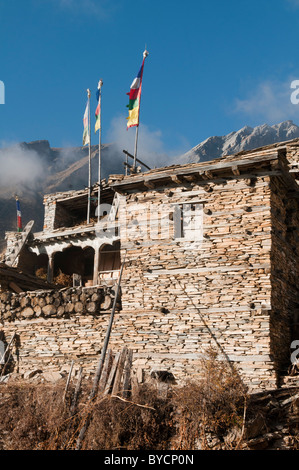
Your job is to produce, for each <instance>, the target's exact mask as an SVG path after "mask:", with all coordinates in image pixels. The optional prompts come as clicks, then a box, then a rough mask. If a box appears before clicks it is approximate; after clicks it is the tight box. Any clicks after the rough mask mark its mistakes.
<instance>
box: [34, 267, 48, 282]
mask: <svg viewBox="0 0 299 470" xmlns="http://www.w3.org/2000/svg"><path fill="white" fill-rule="evenodd" d="M35 275H36V277H38V278H39V279H43V280H44V281H46V280H47V269H46V268H38V269H37V270H36V271H35Z"/></svg>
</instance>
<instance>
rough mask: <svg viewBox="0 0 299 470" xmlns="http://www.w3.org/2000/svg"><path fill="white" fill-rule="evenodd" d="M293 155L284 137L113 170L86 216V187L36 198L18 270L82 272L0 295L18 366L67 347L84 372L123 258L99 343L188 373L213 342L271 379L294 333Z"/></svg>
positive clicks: (297, 294)
mask: <svg viewBox="0 0 299 470" xmlns="http://www.w3.org/2000/svg"><path fill="white" fill-rule="evenodd" d="M298 155H299V140H298V139H295V140H294V141H291V142H285V143H278V144H275V145H272V146H267V147H263V148H261V149H257V150H255V151H250V152H249V151H248V152H242V153H239V154H237V155H232V156H227V157H222V158H220V159H216V160H213V161H210V162H205V163H196V164H195V163H194V164H188V165H176V166H172V167H167V168H160V169H155V170H150V171H148V172H146V173H137V174H131V175H129V176H123V175H111V176H110V178H109V180H108V182H107V183H106V182H105V183H103V199H104V203H105V204H106V205H107V207H108V206H109V204H110V207H111V210H110V215H109V210H108V209H107V210H106V212H105V211H103V212H102V213H101V220H100V222H99V223H98V222H97V220H96V219H95V220H93V221H92V222H91V223H90V224H89V225H87V224H86V223H85V224H84V222H83V219H82V214H83V213H84V210H85V209H84V207H85V204H86V200H87V192H86V191H85V192H84V191H81V192H70V193H58V194H56V195H55V194H54V195H49V196H47V197H45V225H44V231H43V232H41V233H35V234H32V237H31V238H30V239H29V241H28V242H27V244H26V247H25V248H24V250H23V252H22V253H21V254H20V257H19V265H18V266H19V269H20V268H22V269H23V270H24V271H26V269H27V270H28V272H29V271H31V275H32V274H33V273H32V266H33V265H36V266H37V267H39V268H40V267H41V266H42V267H44V268H46V271H47V279H48V282H52V281H53V276H54V275H55V272H56V271H57V270H58V269H59V270H60V271H62V272H63V273H64V274H68V275H69V274H72V273H74V274H78V275H79V274H80V276H81V277H82V280H83V285H82V287H81V288H77V289H75V288H72V287H69V288H68V289H64V290H61V289H60V290H59V289H58V290H53V289H49V291H45V290H43V291H40V292H38V291H36V292H24V293H22V292H21V293H16V292H15V293H13V292H6V291H5V292H3V293H2V294H1V297H0V301H1V303H0V312H1V322H2V333H3V334H4V336H5V338H6V339H7V341H9V338H10V337H11V335H12V334H13V333H16V334H18V337H19V343H17V345H16V346H15V351H14V354H13V359H14V364H15V367H16V368H19V370H22V371H25V370H28V368H30V367H32V368H34V367H39V368H41V369H43V370H50V371H51V372H54V371H59V370H61V368H63V367H65V365H66V364H69V363H70V362H71V361H72V360H75V362H77V364H84V367H85V368H86V370H88V372H89V373H90V374H93V373H94V371H95V367H96V364H97V360H98V353H99V351H100V350H101V347H102V345H103V341H104V337H105V333H106V330H107V326H108V322H109V313H110V310H109V309H111V302H110V304H109V301H108V300H109V298H113V290H115V286H116V283H117V280H118V275H119V269H120V266H121V263H122V262H123V261H124V260H125V265H124V266H125V267H124V271H123V277H122V279H121V305H119V311H118V312H117V314H116V316H115V320H114V324H113V328H112V333H111V338H110V345H109V347H111V348H112V349H113V350H115V351H117V350H118V351H120V350H121V349H122V348H123V347H125V346H126V347H128V348H129V349H131V350H132V351H133V366H134V368H136V369H138V370H143V371H145V372H147V373H149V372H150V371H152V370H168V371H171V372H172V373H173V375H174V376H175V378H176V379H177V380H178V381H185V380H188V379H196V378H199V377H200V374H201V370H200V363H201V360H202V358H203V357H204V356H205V354H206V352H207V350H208V349H209V348H210V347H212V348H214V349H216V350H217V352H218V354H219V358H220V359H222V360H225V361H229V362H230V363H231V364H232V365H234V366H236V367H237V368H238V370H239V372H240V374H241V376H242V377H243V379H244V381H245V382H246V383H247V384H248V385H249V387H250V388H252V389H269V388H275V387H278V386H280V385H281V384H282V380H283V379H284V377H285V375H286V374H287V371H288V368H289V366H290V353H291V344H292V341H294V340H296V339H298V340H299V337H298V338H297V336H298V333H299V329H298V326H297V325H298V324H299V321H298V318H299V290H298V274H299V272H298V270H299V263H298V249H299V246H298V244H299V237H298V228H299V219H298V217H299V216H298V199H299V198H298V194H299V193H298V183H297V178H298V161H299V157H298ZM96 191H97V188H94V192H95V193H96ZM112 216H113V217H112ZM12 240H13V239H12V236H11V234H9V242H10V243H9V249H10V250H11V246H12V245H13V241H12ZM75 250H77V251H75ZM67 269H69V271H70V272H65V270H67ZM0 274H1V273H0ZM54 277H55V276H54ZM91 286H93V287H91ZM105 289H106V290H105ZM109 289H110V291H109ZM103 296H104V297H103ZM105 296H106V301H105V302H104V303H105V306H106V309H105V310H103V308H101V305H102V304H103V298H104V299H105ZM107 296H108V299H107ZM100 298H101V300H100Z"/></svg>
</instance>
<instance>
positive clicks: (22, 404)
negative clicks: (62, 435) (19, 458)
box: [0, 383, 66, 450]
mask: <svg viewBox="0 0 299 470" xmlns="http://www.w3.org/2000/svg"><path fill="white" fill-rule="evenodd" d="M62 390H63V389H62V386H61V385H60V386H59V385H57V386H55V387H54V386H53V385H49V386H46V385H43V386H32V385H28V384H26V383H18V384H10V385H2V386H1V387H0V394H1V401H0V410H1V421H0V449H3V448H4V449H5V450H34V449H38V448H40V445H41V444H42V443H43V442H44V441H46V440H47V439H48V438H49V437H50V436H51V435H52V434H55V432H56V430H57V429H58V428H59V427H61V426H62V423H63V421H64V420H65V418H66V413H65V409H64V406H63V403H62V400H61V397H62V393H63V391H62ZM4 437H5V441H4V439H3V438H4Z"/></svg>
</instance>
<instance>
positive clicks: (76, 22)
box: [0, 0, 299, 154]
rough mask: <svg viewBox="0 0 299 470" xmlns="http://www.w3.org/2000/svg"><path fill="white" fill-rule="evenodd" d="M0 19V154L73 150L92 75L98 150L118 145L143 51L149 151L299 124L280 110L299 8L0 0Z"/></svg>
mask: <svg viewBox="0 0 299 470" xmlns="http://www.w3.org/2000/svg"><path fill="white" fill-rule="evenodd" d="M0 19H1V28H0V57H1V68H0V80H1V81H3V82H4V84H5V104H4V105H0V145H1V146H4V145H7V144H8V143H15V142H21V141H27V142H29V141H33V140H39V139H47V140H49V141H50V144H51V146H52V147H61V146H80V145H82V132H83V124H82V119H83V114H84V109H85V104H86V89H87V88H90V89H91V90H92V102H91V103H92V118H93V114H94V110H95V108H96V99H95V92H96V87H97V83H98V80H99V79H100V78H102V79H103V82H104V85H103V90H102V92H103V94H102V126H103V134H102V142H103V143H108V142H111V141H112V140H115V139H118V140H120V146H121V145H122V144H123V146H124V148H125V146H126V145H127V142H126V139H129V140H130V139H131V140H130V142H132V138H133V136H134V135H135V130H134V129H130V130H129V131H126V117H127V108H126V105H127V103H128V97H127V95H126V93H127V92H128V91H129V88H130V84H131V82H132V80H133V78H134V77H135V76H136V74H137V72H138V69H139V67H140V64H141V61H142V52H143V50H144V47H145V45H146V46H147V49H148V51H149V53H150V55H149V57H148V58H147V60H146V63H145V69H144V78H143V92H142V103H141V113H140V120H141V126H140V129H143V131H142V132H143V133H142V135H141V137H142V138H144V145H148V146H152V147H153V150H154V151H156V152H164V153H169V154H173V153H174V154H175V153H183V152H185V151H187V150H189V149H190V148H191V147H193V146H195V145H197V144H198V143H199V142H201V141H202V140H204V139H206V138H208V137H209V136H212V135H224V134H227V133H229V132H232V131H234V130H238V129H240V128H241V127H243V126H245V125H250V126H256V125H259V124H263V123H268V124H275V123H278V122H281V121H283V120H286V119H292V120H294V122H295V123H297V124H299V105H298V106H296V105H293V104H291V102H290V95H291V89H290V84H291V81H292V80H296V79H297V80H298V79H299V53H298V50H299V49H298V46H299V0H298V1H297V0H250V1H249V0H227V1H223V0H209V1H201V0H185V1H184V2H181V1H176V0H172V1H171V0H159V1H158V0H150V1H149V0H138V1H129V0H127V1H124V0H113V1H111V0H26V1H24V0H0ZM93 122H94V121H93ZM122 140H123V141H122ZM97 141H98V138H97V136H96V135H94V133H92V143H93V144H96V143H97ZM145 142H146V143H145ZM142 144H143V143H142V140H141V141H140V142H139V148H140V153H142V150H141V148H142ZM128 145H130V144H128ZM129 150H130V149H129ZM131 151H132V152H133V148H131Z"/></svg>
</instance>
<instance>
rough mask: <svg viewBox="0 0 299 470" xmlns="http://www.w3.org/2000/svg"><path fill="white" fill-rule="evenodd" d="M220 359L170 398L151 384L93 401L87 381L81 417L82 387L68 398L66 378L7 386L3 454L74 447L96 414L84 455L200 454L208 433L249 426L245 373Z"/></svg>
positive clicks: (0, 395)
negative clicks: (76, 396) (121, 451)
mask: <svg viewBox="0 0 299 470" xmlns="http://www.w3.org/2000/svg"><path fill="white" fill-rule="evenodd" d="M216 356H217V355H216V354H215V353H213V352H210V353H209V356H208V358H207V359H206V360H205V361H203V363H202V368H203V379H202V381H201V382H200V383H190V384H188V385H186V386H182V387H178V386H177V385H176V386H170V385H169V387H168V392H167V393H166V394H165V393H164V392H165V389H164V392H163V393H164V395H162V393H161V390H162V389H161V387H159V386H156V385H155V382H148V383H144V384H142V385H139V386H136V387H134V389H133V391H132V393H131V396H129V398H128V399H125V400H124V399H122V398H121V397H114V396H101V395H98V396H97V397H96V398H95V399H94V400H92V401H90V400H89V394H90V388H91V382H90V381H88V380H86V381H85V382H83V384H82V387H81V392H80V396H79V400H78V403H77V408H76V410H75V413H74V414H73V415H71V413H70V405H71V403H72V399H73V396H74V384H71V385H70V387H69V391H68V394H67V396H66V400H65V401H63V396H64V388H65V383H64V381H62V382H59V383H58V384H56V385H48V384H35V385H33V384H31V385H30V384H28V383H26V382H19V383H11V384H2V385H0V411H1V421H0V450H1V449H6V450H21V449H22V450H32V449H39V450H73V449H75V448H76V442H77V438H78V435H79V433H80V430H81V429H82V427H83V426H84V423H85V422H86V418H88V417H89V418H90V419H88V421H87V422H88V426H87V429H86V432H85V435H84V439H83V442H82V447H81V448H82V450H101V449H105V450H118V449H126V450H171V449H185V450H192V449H196V448H198V442H199V441H200V442H201V443H203V444H202V445H201V447H202V448H203V447H204V442H205V436H206V434H207V433H208V432H212V433H215V434H217V436H219V437H220V438H221V437H222V436H223V435H224V434H225V433H226V432H227V430H228V429H229V428H231V427H236V426H237V427H241V425H242V420H243V410H244V401H245V399H246V391H245V389H244V386H243V384H242V382H241V380H240V378H239V376H238V375H237V373H236V372H235V371H234V370H232V369H231V367H230V366H229V365H228V364H227V363H223V362H221V361H218V360H217V357H216ZM162 391H163V390H162ZM206 447H207V446H206Z"/></svg>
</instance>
